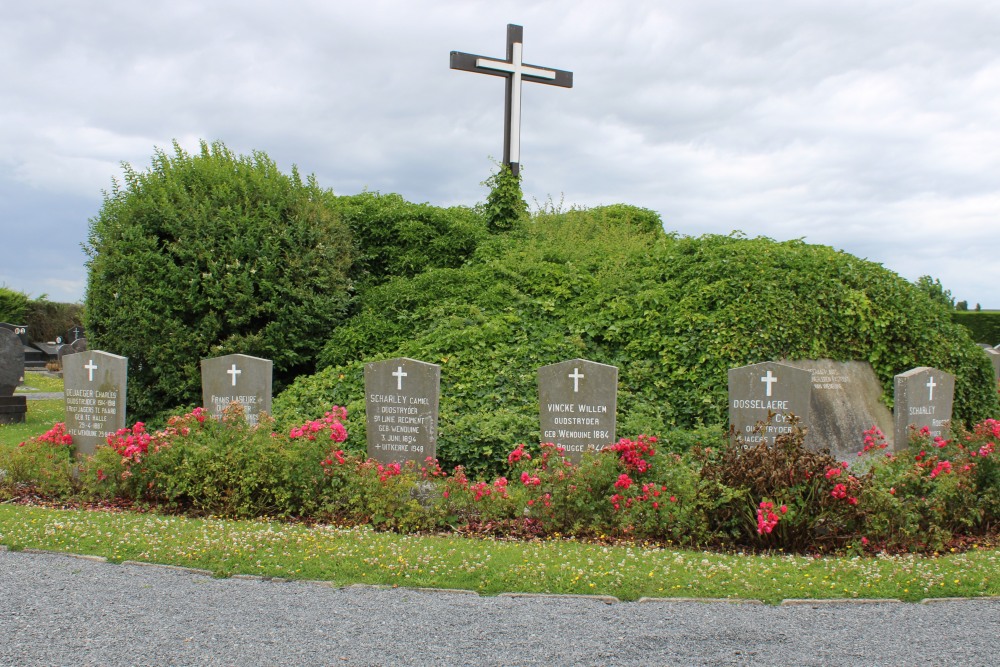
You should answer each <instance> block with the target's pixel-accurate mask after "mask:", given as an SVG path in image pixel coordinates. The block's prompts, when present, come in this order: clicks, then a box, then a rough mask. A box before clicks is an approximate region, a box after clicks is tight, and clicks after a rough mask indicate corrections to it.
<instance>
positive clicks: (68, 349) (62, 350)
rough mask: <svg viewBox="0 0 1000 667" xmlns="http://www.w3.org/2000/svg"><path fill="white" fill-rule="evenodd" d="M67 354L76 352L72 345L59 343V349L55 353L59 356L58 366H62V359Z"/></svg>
mask: <svg viewBox="0 0 1000 667" xmlns="http://www.w3.org/2000/svg"><path fill="white" fill-rule="evenodd" d="M68 354H76V350H74V349H73V346H72V345H69V344H63V345H60V346H59V351H58V352H57V353H56V355H57V356H58V358H59V367H60V368H62V367H63V359H64V358H65V357H66V355H68Z"/></svg>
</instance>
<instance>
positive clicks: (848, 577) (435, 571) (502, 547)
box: [0, 505, 1000, 604]
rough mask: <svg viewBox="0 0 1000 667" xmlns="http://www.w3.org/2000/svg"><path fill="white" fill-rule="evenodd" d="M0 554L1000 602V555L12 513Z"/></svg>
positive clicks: (401, 580) (4, 512) (313, 575)
mask: <svg viewBox="0 0 1000 667" xmlns="http://www.w3.org/2000/svg"><path fill="white" fill-rule="evenodd" d="M0 543H2V544H4V545H7V546H8V547H10V548H12V549H23V548H36V549H48V550H53V551H64V552H71V553H77V554H90V555H98V556H104V557H106V558H108V559H110V560H112V561H123V560H140V561H150V562H155V563H163V564H170V565H181V566H186V567H195V568H202V569H207V570H210V571H212V572H213V573H215V574H216V576H223V577H224V576H229V575H232V574H253V575H261V576H267V577H283V578H291V579H309V580H323V581H330V582H333V583H334V584H337V585H348V584H353V583H368V584H382V585H389V586H414V587H438V588H460V589H468V590H473V591H477V592H479V593H481V594H483V595H495V594H497V593H503V592H537V593H582V594H601V595H613V596H616V597H618V598H619V599H622V600H635V599H637V598H640V597H711V598H725V599H757V600H763V601H764V602H767V603H771V604H773V603H777V602H780V601H781V600H782V599H786V598H810V599H819V598H856V597H860V598H899V599H902V600H908V601H916V600H920V599H923V598H929V597H952V596H995V595H1000V551H998V550H996V549H979V548H973V549H971V550H969V551H967V552H965V553H955V554H947V555H941V556H938V557H933V558H929V557H921V556H913V555H905V556H879V557H822V558H816V557H811V556H789V555H763V556H761V555H744V554H716V553H709V552H695V551H683V550H675V549H664V548H658V547H654V546H643V545H631V546H609V545H602V544H592V543H584V542H577V541H573V540H562V539H558V540H546V541H535V542H513V541H497V540H482V539H470V538H462V537H453V536H411V535H397V534H392V533H376V532H374V531H372V530H370V529H367V528H350V529H344V528H336V527H331V526H312V527H307V526H302V525H290V524H283V523H274V522H265V521H221V520H213V519H189V518H184V517H176V516H161V515H154V514H135V513H110V512H94V511H82V510H52V509H42V508H36V507H18V506H11V505H0Z"/></svg>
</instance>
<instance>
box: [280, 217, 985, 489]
mask: <svg viewBox="0 0 1000 667" xmlns="http://www.w3.org/2000/svg"><path fill="white" fill-rule="evenodd" d="M651 218H653V219H655V214H653V213H651V212H649V211H644V210H642V209H636V208H635V207H628V206H612V207H601V208H598V209H594V210H592V211H570V212H568V213H563V214H539V215H537V216H535V218H534V219H533V220H532V221H530V222H529V223H528V224H526V225H525V227H524V228H523V229H522V230H520V231H517V232H515V233H512V234H508V235H500V236H496V237H493V238H491V239H489V240H486V241H483V242H481V243H480V245H479V247H478V248H477V251H476V253H475V255H474V256H473V258H472V259H471V260H470V261H469V262H468V263H467V264H465V265H464V266H461V267H459V268H441V269H432V270H429V271H427V272H425V273H422V274H419V275H416V276H413V277H404V278H395V279H392V280H390V281H388V282H386V283H385V284H384V285H381V286H379V287H376V288H373V289H370V290H367V291H366V292H364V293H363V294H362V295H361V304H360V306H361V307H360V311H359V312H358V314H357V315H355V316H354V317H353V318H352V319H351V320H349V321H348V322H346V323H344V324H343V325H342V326H341V327H339V328H338V329H336V330H335V331H333V332H331V334H330V337H329V340H328V343H327V345H326V347H325V348H324V350H323V351H322V353H321V355H320V363H321V365H324V366H325V368H324V369H323V370H322V371H321V372H319V373H317V374H316V375H314V376H311V377H302V378H299V379H298V380H297V381H296V382H295V384H294V385H293V386H292V387H290V388H289V389H288V390H287V391H285V392H284V393H283V394H281V395H280V396H278V397H277V398H276V400H275V413H276V415H277V416H278V418H279V420H281V421H283V422H286V423H290V422H292V421H297V420H301V419H303V418H305V417H306V416H308V415H310V414H317V413H320V412H322V411H323V410H324V409H326V408H327V407H328V406H329V405H330V404H331V403H336V404H339V405H346V406H347V407H348V409H349V416H348V431H349V432H350V433H351V437H350V440H349V441H348V446H349V447H351V448H353V449H355V450H358V451H360V450H363V449H364V447H365V429H364V400H363V395H364V391H363V366H364V363H365V362H366V361H372V360H377V359H385V358H390V357H396V356H406V357H411V358H415V359H420V360H423V361H428V362H433V363H437V364H440V365H441V366H442V372H441V394H442V401H441V417H440V438H439V441H438V456H439V458H440V459H441V460H442V463H443V464H444V465H446V466H453V465H458V464H461V465H465V466H467V468H468V469H470V470H472V471H475V472H486V471H494V472H495V471H498V470H500V469H501V468H502V467H503V465H504V463H505V461H504V456H505V455H506V452H508V451H509V449H510V447H511V446H512V445H513V444H514V443H517V442H519V441H529V442H531V441H534V442H537V441H538V439H539V433H538V404H537V388H536V370H537V368H538V367H540V366H543V365H545V364H549V363H554V362H557V361H562V360H565V359H570V358H574V357H584V358H588V359H591V360H594V361H598V362H602V363H607V364H613V365H615V366H618V367H619V369H620V370H619V393H618V396H619V399H618V400H619V409H618V412H619V426H618V431H619V432H620V433H642V432H647V433H658V434H661V435H667V436H668V437H667V438H666V439H665V441H664V445H663V446H665V447H668V448H675V447H676V448H682V447H683V446H686V445H684V443H685V442H689V441H690V437H689V436H682V435H681V432H680V431H675V429H681V430H686V429H692V428H705V427H713V426H714V427H721V426H722V424H724V422H725V420H726V402H727V399H726V392H727V371H728V369H730V368H733V367H736V366H742V365H745V364H750V363H756V362H760V361H766V360H771V359H781V358H807V359H812V358H824V357H829V358H832V359H837V360H852V359H856V360H864V361H868V362H870V363H871V364H872V366H873V368H874V369H875V372H876V374H877V375H878V377H879V379H880V380H881V381H882V383H883V387H884V390H885V400H886V403H887V404H891V396H892V383H893V376H894V375H895V374H897V373H900V372H902V371H905V370H909V369H911V368H914V367H916V366H935V367H938V368H941V369H943V370H947V371H949V372H952V373H954V374H956V376H957V381H956V401H955V415H956V417H957V418H958V419H961V420H964V421H966V422H972V421H976V420H979V419H982V418H985V417H993V416H996V415H997V414H1000V406H998V404H997V397H996V394H995V392H994V391H992V387H993V382H992V370H991V368H990V365H989V361H988V360H987V359H986V358H985V355H982V354H981V353H980V352H979V350H977V349H976V347H975V345H974V344H973V343H972V341H971V340H970V338H969V336H968V334H967V332H966V330H965V329H963V328H962V327H960V326H958V325H956V324H954V323H952V322H951V319H950V313H949V311H948V309H947V308H946V307H944V306H943V305H941V304H939V303H937V302H934V301H933V300H932V299H930V298H929V297H928V296H927V295H926V294H925V293H923V292H921V291H920V290H919V289H917V288H916V287H915V286H914V285H912V284H911V283H909V282H907V281H906V280H904V279H903V278H901V277H899V276H898V275H896V274H894V273H892V272H890V271H888V270H886V269H884V268H883V267H881V266H880V265H878V264H875V263H873V262H868V261H865V260H861V259H858V258H856V257H853V256H851V255H848V254H846V253H842V252H837V251H834V250H833V249H831V248H829V247H825V246H815V245H808V244H806V243H803V242H801V241H788V242H783V243H779V242H776V241H773V240H771V239H766V238H756V239H748V238H744V237H742V236H739V235H734V236H717V235H709V236H704V237H701V238H688V237H680V236H677V235H669V234H665V233H664V232H663V231H662V228H661V227H660V225H658V224H657V225H651V224H650V219H651ZM682 437H684V438H687V440H685V441H683V442H682V441H681V438H682ZM860 438H861V435H860V434H859V449H860V446H861V442H860Z"/></svg>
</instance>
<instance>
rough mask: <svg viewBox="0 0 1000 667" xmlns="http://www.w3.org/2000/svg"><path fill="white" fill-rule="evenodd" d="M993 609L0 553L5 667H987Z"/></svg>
mask: <svg viewBox="0 0 1000 667" xmlns="http://www.w3.org/2000/svg"><path fill="white" fill-rule="evenodd" d="M998 662H1000V600H978V601H945V602H936V603H934V604H902V603H890V602H881V603H869V604H851V603H841V604H823V603H810V604H805V605H796V606H777V607H772V606H762V605H749V604H742V605H737V604H728V603H721V602H719V603H699V602H676V601H675V602H643V603H615V604H608V603H605V602H602V601H601V600H599V599H584V598H576V599H573V598H540V597H521V598H518V597H492V598H486V597H479V596H478V595H468V594H464V595H463V594H458V593H447V592H421V591H415V590H407V589H388V590H387V589H374V588H345V589H335V588H331V587H329V586H325V585H321V584H317V583H305V582H287V583H282V582H274V581H261V580H254V579H237V578H233V579H213V578H211V577H208V576H204V575H201V574H197V573H193V572H190V571H184V570H180V569H171V568H164V567H149V566H141V565H129V564H122V565H113V564H108V563H103V562H95V561H92V560H85V559H80V558H72V557H68V556H64V555H55V554H46V553H14V552H7V551H3V550H0V665H19V666H20V665H195V664H197V665H824V666H825V665H955V664H961V665H963V667H971V666H973V665H996V664H998Z"/></svg>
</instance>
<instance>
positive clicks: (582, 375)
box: [538, 359, 618, 462]
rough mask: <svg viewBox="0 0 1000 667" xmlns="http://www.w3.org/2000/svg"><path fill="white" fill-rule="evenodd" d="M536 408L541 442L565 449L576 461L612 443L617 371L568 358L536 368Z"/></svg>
mask: <svg viewBox="0 0 1000 667" xmlns="http://www.w3.org/2000/svg"><path fill="white" fill-rule="evenodd" d="M538 409H539V422H540V425H541V435H542V442H551V443H553V444H555V445H557V446H559V447H563V448H564V449H565V456H566V458H568V459H570V460H572V461H576V462H579V461H580V459H581V458H582V457H583V453H584V452H587V451H599V450H601V449H604V447H605V446H607V445H610V444H613V443H614V442H615V430H616V428H617V420H618V368H617V367H615V366H609V365H607V364H599V363H597V362H596V361H587V360H586V359H571V360H570V361H561V362H559V363H557V364H550V365H548V366H542V367H541V368H539V369H538Z"/></svg>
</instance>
